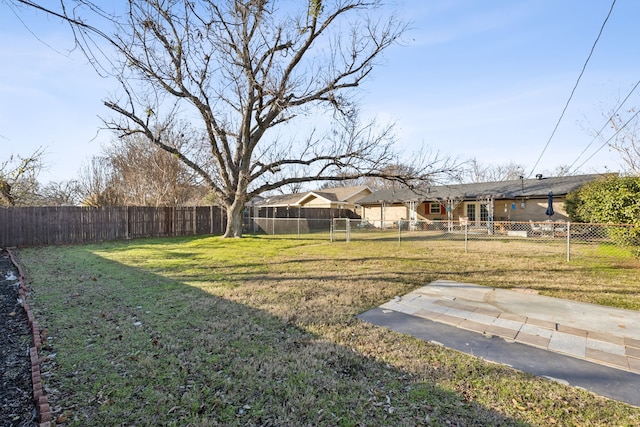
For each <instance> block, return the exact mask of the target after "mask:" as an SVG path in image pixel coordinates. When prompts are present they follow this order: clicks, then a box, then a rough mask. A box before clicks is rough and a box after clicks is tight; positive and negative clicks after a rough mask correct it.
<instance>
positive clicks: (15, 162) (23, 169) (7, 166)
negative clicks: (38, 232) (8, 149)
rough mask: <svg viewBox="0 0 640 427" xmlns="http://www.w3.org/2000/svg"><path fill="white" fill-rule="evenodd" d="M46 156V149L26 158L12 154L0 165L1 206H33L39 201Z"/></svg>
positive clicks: (39, 149) (41, 149) (38, 150)
mask: <svg viewBox="0 0 640 427" xmlns="http://www.w3.org/2000/svg"><path fill="white" fill-rule="evenodd" d="M44 155H45V151H44V149H43V148H38V149H37V150H36V151H34V152H33V153H32V154H30V155H28V156H26V157H23V156H20V155H14V154H11V155H10V156H9V158H8V159H7V160H5V161H3V162H1V163H0V205H4V206H21V205H31V204H33V203H34V202H35V201H36V200H37V190H38V185H39V184H38V174H39V173H40V172H41V171H42V168H43V158H44Z"/></svg>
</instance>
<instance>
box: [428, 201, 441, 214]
mask: <svg viewBox="0 0 640 427" xmlns="http://www.w3.org/2000/svg"><path fill="white" fill-rule="evenodd" d="M429 214H431V215H440V203H429Z"/></svg>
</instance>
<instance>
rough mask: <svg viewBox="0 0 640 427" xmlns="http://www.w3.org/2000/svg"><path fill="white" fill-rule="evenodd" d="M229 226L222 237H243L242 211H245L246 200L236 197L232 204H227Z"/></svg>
mask: <svg viewBox="0 0 640 427" xmlns="http://www.w3.org/2000/svg"><path fill="white" fill-rule="evenodd" d="M226 208H227V228H226V230H225V232H224V235H223V236H222V237H224V238H227V237H236V238H240V237H242V213H243V212H244V200H243V199H242V198H239V197H236V199H235V200H234V201H233V203H231V204H227V206H226Z"/></svg>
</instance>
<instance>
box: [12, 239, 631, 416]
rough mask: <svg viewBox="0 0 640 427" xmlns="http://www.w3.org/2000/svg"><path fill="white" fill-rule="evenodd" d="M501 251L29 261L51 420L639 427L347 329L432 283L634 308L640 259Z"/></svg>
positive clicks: (263, 242)
mask: <svg viewBox="0 0 640 427" xmlns="http://www.w3.org/2000/svg"><path fill="white" fill-rule="evenodd" d="M493 243H494V245H492V246H490V247H489V246H487V247H485V248H484V249H482V250H480V249H479V248H478V247H474V248H473V251H470V253H468V254H465V253H464V252H463V251H461V248H460V245H459V242H436V241H431V242H420V241H414V242H407V243H403V244H402V245H400V246H398V244H397V242H396V241H359V242H351V243H349V244H346V243H334V244H329V243H325V242H322V241H318V240H310V239H295V240H290V239H278V238H247V239H241V240H221V239H219V238H193V239H166V240H145V241H132V242H126V243H110V244H104V245H99V246H97V245H96V246H82V247H64V248H39V249H28V250H27V249H25V250H21V251H20V257H21V261H22V263H23V264H24V266H25V267H26V269H27V271H28V275H29V281H30V283H31V286H32V288H33V290H34V293H33V295H32V298H33V305H34V306H35V309H36V312H37V316H38V317H39V318H40V319H41V320H40V322H41V324H43V325H46V326H47V328H49V334H50V336H51V337H52V339H51V340H49V341H47V345H48V347H47V350H48V351H50V352H51V353H55V354H56V356H55V358H53V359H52V360H50V361H49V362H48V363H49V368H50V369H49V370H48V377H47V378H46V380H45V382H46V387H47V390H48V392H49V394H50V400H51V401H52V402H53V404H54V409H55V411H56V415H57V416H58V417H59V419H58V422H59V425H78V426H79V425H194V426H213V425H283V426H289V425H291V426H294V425H295V426H300V425H327V426H334V425H344V426H357V425H399V426H402V425H443V426H444V425H478V426H485V425H514V426H516V425H517V426H525V425H552V424H556V425H612V424H614V425H637V424H640V411H639V410H638V409H636V408H631V407H629V406H627V405H624V404H620V403H617V402H612V401H609V400H607V399H603V398H599V397H596V396H593V395H591V394H589V393H587V392H585V391H581V390H577V389H573V388H569V387H565V386H562V385H560V384H556V383H552V382H549V381H546V380H543V379H539V378H535V377H532V376H530V375H526V374H523V373H520V372H516V371H513V370H511V369H509V368H506V367H503V366H499V365H495V364H491V363H487V362H484V361H482V360H479V359H476V358H473V357H471V356H468V355H464V354H461V353H458V352H455V351H451V350H447V349H445V348H442V347H439V346H436V345H432V344H429V343H425V342H422V341H420V340H417V339H413V338H411V337H408V336H405V335H402V334H398V333H395V332H391V331H388V330H385V329H382V328H377V327H374V326H371V325H368V324H365V323H362V322H360V321H358V320H356V319H354V317H353V316H354V315H355V314H358V313H360V312H362V311H365V310H367V309H369V308H372V307H375V306H377V305H380V304H382V303H383V302H386V301H388V300H389V299H391V298H393V297H394V296H395V295H402V294H404V293H407V292H409V291H411V290H413V289H415V288H417V287H419V286H423V285H425V284H427V283H429V282H431V281H433V280H436V279H450V280H459V281H467V282H471V283H478V284H485V285H491V286H497V287H506V288H510V287H530V288H535V289H538V290H540V291H541V293H545V294H548V295H553V296H567V295H571V296H572V297H573V298H574V299H576V300H581V301H587V302H594V301H593V298H594V297H595V298H596V299H602V300H605V299H607V297H608V296H610V295H612V294H615V295H619V296H621V299H620V301H618V302H616V303H615V304H614V305H618V306H627V307H636V308H637V307H638V306H639V305H640V303H639V302H640V298H639V297H638V294H637V288H636V287H637V284H636V281H637V279H636V277H637V271H638V270H637V268H638V266H637V264H628V265H624V266H620V265H615V263H614V264H613V265H605V264H604V263H603V262H602V261H598V260H596V261H591V262H585V261H582V262H574V263H570V264H567V263H566V261H564V259H563V258H562V257H561V256H560V257H558V256H556V255H554V254H550V253H549V251H542V252H538V251H537V250H535V249H533V248H530V247H517V246H515V245H513V244H511V243H510V244H504V245H501V243H500V242H493ZM607 283H609V284H610V285H609V286H607V285H606V284H607ZM596 284H598V285H599V287H596ZM613 302H615V301H613Z"/></svg>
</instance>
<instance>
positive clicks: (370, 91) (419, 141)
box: [0, 0, 640, 182]
mask: <svg viewBox="0 0 640 427" xmlns="http://www.w3.org/2000/svg"><path fill="white" fill-rule="evenodd" d="M610 6H611V2H610V1H608V0H599V1H596V0H563V1H558V0H548V1H547V0H522V1H514V0H504V1H502V0H495V1H488V0H465V1H463V0H460V1H457V0H437V1H425V0H396V1H393V2H392V3H391V4H390V5H389V6H388V9H393V10H395V11H396V12H397V13H398V14H399V15H400V16H401V17H402V18H405V19H410V20H411V21H412V23H411V29H410V31H409V32H407V34H406V35H405V42H404V44H403V46H398V47H395V48H393V49H392V50H391V51H389V52H388V53H387V55H386V57H385V60H384V62H383V64H381V66H380V67H379V68H377V69H376V70H375V72H374V74H373V75H372V78H371V79H370V80H369V81H368V82H367V83H366V84H365V85H363V87H362V89H363V91H364V92H363V95H362V101H363V110H364V113H365V115H366V116H370V117H374V116H375V117H377V118H378V119H380V120H382V121H387V120H389V121H395V122H396V132H397V137H398V144H399V147H400V148H401V149H402V150H404V151H405V152H406V153H408V154H410V153H411V152H414V151H416V150H418V149H419V147H420V146H422V145H424V146H426V147H428V148H430V149H431V150H433V151H439V152H440V153H442V154H444V155H450V156H454V157H458V158H460V159H468V158H475V159H477V160H478V161H479V162H480V163H483V164H507V163H511V162H513V163H516V164H521V165H523V166H525V168H526V169H527V173H532V174H535V173H544V174H551V173H552V172H553V171H554V170H555V169H556V168H557V167H558V166H561V165H570V164H572V163H575V166H574V168H575V167H576V166H580V165H582V168H581V169H580V172H584V173H591V172H604V171H606V170H608V171H617V170H619V169H620V163H621V162H620V160H619V157H618V155H617V154H615V153H613V152H611V151H610V150H609V149H608V148H603V149H601V150H600V151H598V152H597V154H595V155H593V157H592V158H591V159H590V160H588V161H587V159H588V158H589V157H590V156H592V154H593V153H594V152H595V150H596V149H598V148H599V147H600V146H601V145H602V141H601V140H597V141H595V142H592V140H593V134H594V132H595V131H597V130H598V129H600V127H601V126H602V125H603V124H604V123H605V121H606V117H605V115H607V114H608V113H610V112H611V111H612V110H613V109H614V108H616V107H617V104H618V103H619V101H621V100H622V99H623V98H624V97H625V96H626V95H627V93H628V92H629V91H630V90H631V88H632V87H633V86H634V85H635V84H636V83H637V81H638V80H640V55H638V54H637V51H638V46H637V43H638V40H640V37H639V36H640V27H639V26H638V25H637V17H638V16H640V2H638V1H636V0H618V1H617V2H616V4H615V7H614V9H613V13H612V15H611V17H610V18H609V21H608V23H607V25H606V27H605V29H604V32H603V34H602V36H601V38H600V41H599V42H598V45H597V46H596V48H595V51H594V53H593V56H592V58H591V60H590V62H589V64H588V65H587V68H586V71H585V73H584V75H583V76H582V79H581V82H580V84H579V85H578V87H577V89H576V92H575V95H574V97H573V99H572V101H571V103H570V104H569V107H568V109H567V112H566V114H565V116H564V118H563V120H562V122H561V123H560V126H559V128H558V130H557V132H556V133H555V135H554V137H553V138H552V139H551V141H550V143H549V145H548V148H547V149H546V151H545V153H544V155H543V156H542V157H540V156H541V153H542V151H543V149H544V147H545V145H546V144H547V141H548V140H549V138H550V136H551V133H552V131H553V129H554V126H555V125H556V122H557V121H558V119H559V117H560V114H561V112H562V109H563V108H564V106H565V103H566V102H567V99H568V98H569V95H570V93H571V90H572V89H573V86H574V85H575V83H576V80H577V78H578V75H579V73H580V71H581V69H582V67H583V65H584V63H585V60H586V59H587V56H588V54H589V51H590V49H591V47H592V45H593V43H594V41H595V39H596V37H597V35H598V32H599V30H600V27H601V25H602V23H603V21H604V19H605V17H606V15H607V13H608V11H609V8H610ZM21 17H22V19H23V20H24V21H25V23H26V24H27V25H28V26H29V27H30V30H31V32H30V30H29V29H27V28H25V26H24V25H23V24H22V23H21V22H20V20H19V19H18V18H17V17H16V16H15V15H14V14H13V13H12V12H11V10H10V9H9V8H8V6H7V4H6V3H4V2H0V38H1V40H2V43H0V63H2V67H0V146H2V152H1V153H2V154H0V161H2V160H4V159H5V158H6V157H5V155H6V153H8V152H12V153H14V154H15V153H19V154H29V153H30V152H33V151H34V150H35V149H37V148H38V147H40V146H43V147H45V149H46V151H47V156H46V158H45V160H46V162H47V165H48V167H47V169H46V170H45V172H44V173H43V174H42V175H41V179H42V181H44V182H46V181H48V180H62V179H71V178H74V177H76V176H77V173H78V170H79V168H80V165H81V164H82V162H85V161H87V160H88V159H89V157H90V156H91V155H93V154H96V153H98V152H99V149H100V146H101V144H103V143H105V142H107V141H109V140H110V139H111V134H109V133H108V132H105V131H103V132H100V133H98V129H99V128H100V126H101V120H100V119H99V116H108V115H109V114H110V113H109V111H108V110H107V109H106V108H105V107H104V106H103V105H102V102H101V101H102V99H104V98H106V97H107V96H108V95H109V94H112V93H114V92H116V91H117V86H116V85H115V84H114V83H113V82H111V81H109V80H105V79H102V78H100V77H98V76H97V75H96V73H95V71H94V70H93V69H92V68H91V67H90V66H89V65H88V64H87V61H86V59H85V58H84V57H82V55H80V54H79V53H78V52H71V53H69V50H70V49H71V48H72V47H73V43H72V40H71V38H70V34H69V32H68V30H67V29H66V27H65V26H63V25H61V24H60V23H59V22H57V21H56V20H53V19H50V18H47V17H45V16H44V15H42V14H35V13H27V14H22V15H21ZM32 33H33V34H32ZM34 34H35V35H34ZM639 98H640V93H634V94H633V95H632V97H631V99H630V101H628V103H629V106H630V107H631V106H633V105H636V106H637V105H638V103H639V100H640V99H639ZM606 132H607V133H605V136H606V137H608V136H610V135H611V133H610V131H609V130H607V131H606ZM590 143H591V145H590V146H589V144H590ZM587 147H589V148H587ZM585 149H587V152H586V153H585V154H584V155H583V156H582V157H580V158H579V157H578V156H579V155H580V154H581V153H582V152H583V151H584V150H585ZM538 159H540V161H539V164H538V166H537V167H536V169H535V170H533V169H532V168H533V166H534V164H535V163H536V162H537V160H538ZM585 161H586V163H584V162H585ZM583 163H584V164H583Z"/></svg>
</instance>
